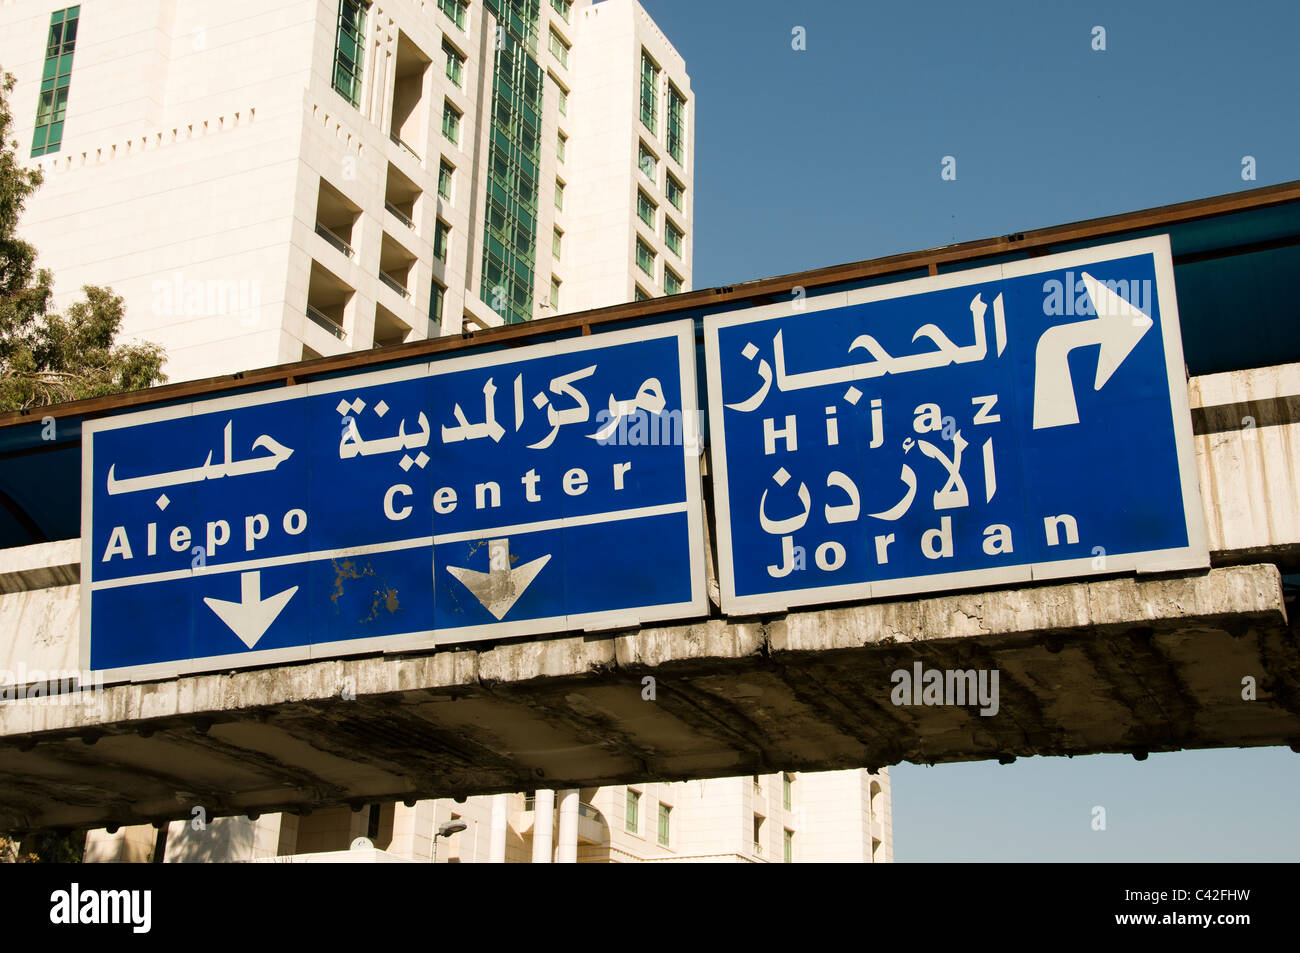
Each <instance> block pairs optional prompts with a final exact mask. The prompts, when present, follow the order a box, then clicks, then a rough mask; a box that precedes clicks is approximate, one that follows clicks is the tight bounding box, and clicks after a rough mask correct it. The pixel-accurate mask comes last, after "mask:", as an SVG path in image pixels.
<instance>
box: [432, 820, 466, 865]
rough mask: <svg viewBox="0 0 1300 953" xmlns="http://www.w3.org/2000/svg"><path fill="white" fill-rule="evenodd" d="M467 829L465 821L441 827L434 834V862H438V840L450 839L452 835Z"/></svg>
mask: <svg viewBox="0 0 1300 953" xmlns="http://www.w3.org/2000/svg"><path fill="white" fill-rule="evenodd" d="M464 829H465V822H464V821H448V822H447V823H446V824H443V825H442V826H440V827H439V828H438V829H437V830H436V831H435V832H434V834H433V862H434V863H435V864H436V863H437V862H438V838H439V837H450V836H451V835H452V834H459V833H460V832H461V831H463V830H464Z"/></svg>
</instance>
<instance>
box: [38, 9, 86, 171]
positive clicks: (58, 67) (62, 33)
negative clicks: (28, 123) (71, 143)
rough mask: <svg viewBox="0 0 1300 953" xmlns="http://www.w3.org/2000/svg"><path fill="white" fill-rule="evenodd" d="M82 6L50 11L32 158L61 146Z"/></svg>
mask: <svg viewBox="0 0 1300 953" xmlns="http://www.w3.org/2000/svg"><path fill="white" fill-rule="evenodd" d="M80 18H81V7H80V6H75V7H68V8H67V9H65V10H55V11H54V13H52V14H50V36H49V39H48V40H47V41H46V44H45V69H44V71H43V72H42V73H41V93H40V98H39V99H38V100H37V103H36V131H35V132H34V133H33V135H32V158H35V157H36V156H43V155H48V154H50V153H54V152H58V151H59V149H60V147H61V146H62V145H63V122H64V120H65V119H66V118H67V114H68V87H69V86H70V85H71V83H72V53H73V50H74V48H75V47H76V45H77V21H78V20H79V19H80Z"/></svg>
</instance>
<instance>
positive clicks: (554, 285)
mask: <svg viewBox="0 0 1300 953" xmlns="http://www.w3.org/2000/svg"><path fill="white" fill-rule="evenodd" d="M551 310H552V311H554V312H556V313H557V314H558V313H559V310H560V279H559V278H555V277H552V278H551Z"/></svg>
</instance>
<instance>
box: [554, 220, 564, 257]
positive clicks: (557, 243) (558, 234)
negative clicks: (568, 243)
mask: <svg viewBox="0 0 1300 953" xmlns="http://www.w3.org/2000/svg"><path fill="white" fill-rule="evenodd" d="M563 242H564V232H562V231H561V230H560V229H558V228H557V229H556V230H555V233H554V234H553V235H552V236H551V257H552V258H554V259H555V260H556V261H559V260H560V247H561V245H562V244H563Z"/></svg>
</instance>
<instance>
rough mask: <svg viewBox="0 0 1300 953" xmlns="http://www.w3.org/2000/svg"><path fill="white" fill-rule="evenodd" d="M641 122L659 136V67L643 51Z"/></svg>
mask: <svg viewBox="0 0 1300 953" xmlns="http://www.w3.org/2000/svg"><path fill="white" fill-rule="evenodd" d="M641 122H642V124H644V125H645V127H646V128H647V129H649V130H650V131H651V132H652V133H654V134H655V135H658V134H659V127H658V122H659V66H658V65H657V64H656V63H655V61H654V60H652V59H650V54H649V53H647V52H646V51H645V50H642V51H641Z"/></svg>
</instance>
